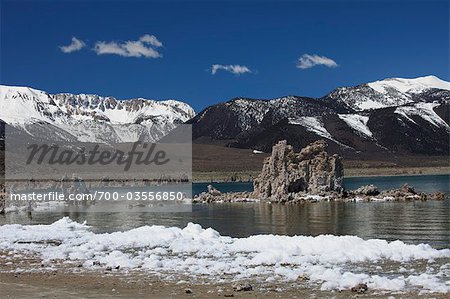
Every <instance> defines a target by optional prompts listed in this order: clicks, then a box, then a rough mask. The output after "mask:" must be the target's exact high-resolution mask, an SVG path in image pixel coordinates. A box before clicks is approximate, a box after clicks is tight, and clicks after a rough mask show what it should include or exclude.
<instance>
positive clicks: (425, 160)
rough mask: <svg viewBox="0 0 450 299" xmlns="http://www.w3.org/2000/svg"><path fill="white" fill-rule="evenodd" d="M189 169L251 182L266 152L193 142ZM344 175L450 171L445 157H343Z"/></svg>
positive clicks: (205, 176) (204, 176) (198, 176)
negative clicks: (259, 152) (255, 152)
mask: <svg viewBox="0 0 450 299" xmlns="http://www.w3.org/2000/svg"><path fill="white" fill-rule="evenodd" d="M192 146H193V147H192V155H193V157H192V158H193V161H192V163H193V164H192V170H193V178H194V181H195V182H211V181H215V182H220V181H252V180H253V179H254V178H255V177H256V176H257V175H258V174H259V173H260V172H261V168H262V165H263V160H264V158H266V157H268V156H269V154H267V153H264V154H254V153H253V151H252V150H250V149H239V148H231V147H226V146H223V145H221V144H218V145H212V144H193V145H192ZM343 162H344V169H345V171H344V172H345V176H346V177H351V176H352V177H353V176H388V175H427V174H450V157H448V156H423V155H422V156H421V155H405V156H394V155H391V156H389V155H386V156H376V157H371V156H368V157H358V158H356V157H344V160H343Z"/></svg>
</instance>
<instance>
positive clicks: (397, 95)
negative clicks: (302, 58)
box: [189, 76, 450, 155]
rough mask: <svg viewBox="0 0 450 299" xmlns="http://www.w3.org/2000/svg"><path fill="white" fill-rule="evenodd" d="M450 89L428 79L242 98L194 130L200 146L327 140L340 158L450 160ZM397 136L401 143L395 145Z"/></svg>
mask: <svg viewBox="0 0 450 299" xmlns="http://www.w3.org/2000/svg"><path fill="white" fill-rule="evenodd" d="M449 85H450V83H448V82H445V81H442V80H440V79H438V78H436V77H433V76H428V77H422V78H417V79H386V80H382V81H377V82H374V83H368V84H362V85H359V86H355V87H349V88H338V89H336V90H335V91H333V92H332V93H331V94H329V95H328V96H326V97H323V98H320V99H312V98H305V97H295V96H289V97H282V98H277V99H272V100H255V99H243V98H238V99H234V100H231V101H229V102H226V103H220V104H216V105H213V106H210V107H208V108H206V109H205V110H204V111H202V112H200V113H199V114H198V115H197V116H196V117H194V118H193V119H191V120H190V121H189V123H191V124H192V125H193V137H194V140H197V141H196V142H198V143H208V142H213V143H214V142H215V141H217V140H220V141H221V143H224V142H225V144H228V146H233V147H239V148H251V149H254V150H262V151H270V149H271V148H272V145H273V144H274V143H276V142H278V141H279V140H281V139H287V140H288V142H289V143H290V144H292V145H293V146H294V147H296V148H298V149H299V148H301V147H303V146H305V145H307V143H308V142H311V141H314V140H317V139H327V140H328V141H329V143H330V144H332V145H333V147H334V149H335V150H336V151H337V152H338V151H347V152H353V154H357V153H361V152H367V153H378V154H381V155H385V154H386V153H389V152H390V153H417V154H427V155H429V154H433V155H435V154H436V155H442V154H444V155H445V154H450V152H449V151H450V149H449V146H448V144H449V142H450V141H449V136H450V135H449V133H450V126H449V124H450V119H448V118H449V115H450V112H449V111H450V86H449ZM393 136H394V137H393Z"/></svg>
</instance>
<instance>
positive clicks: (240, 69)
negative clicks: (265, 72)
mask: <svg viewBox="0 0 450 299" xmlns="http://www.w3.org/2000/svg"><path fill="white" fill-rule="evenodd" d="M219 70H224V71H227V72H230V73H232V74H235V75H242V74H245V73H253V71H252V70H250V69H249V68H248V67H247V66H245V65H239V64H229V65H223V64H213V65H212V66H211V74H212V75H215V74H216V73H217V72H218V71H219Z"/></svg>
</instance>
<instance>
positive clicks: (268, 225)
mask: <svg viewBox="0 0 450 299" xmlns="http://www.w3.org/2000/svg"><path fill="white" fill-rule="evenodd" d="M404 183H408V184H410V185H412V186H414V187H415V188H416V190H417V191H424V192H433V191H441V192H445V193H446V194H447V195H450V176H449V175H432V176H402V177H370V178H369V177H368V178H347V179H345V185H346V187H347V189H355V188H357V187H359V186H362V185H367V184H374V185H376V186H378V187H379V188H380V189H388V188H394V187H400V186H402V185H403V184H404ZM207 185H208V184H195V185H194V190H193V192H194V194H196V193H199V192H202V191H204V190H206V186H207ZM213 185H214V186H215V187H216V188H218V189H219V190H221V191H223V192H227V191H250V190H251V189H252V185H251V183H216V184H213ZM62 216H69V217H70V218H71V219H73V220H76V221H78V222H82V221H85V220H86V221H87V223H88V224H89V225H91V226H92V227H93V230H94V231H96V232H112V231H118V230H128V229H131V228H134V227H139V226H143V225H153V224H156V225H164V226H177V227H185V226H186V224H187V223H189V222H194V223H198V224H201V225H202V226H203V227H212V228H214V229H215V230H217V231H219V232H220V234H221V235H223V236H233V237H246V236H250V235H255V234H281V235H312V236H316V235H320V234H333V235H357V236H360V237H362V238H364V239H369V238H378V239H386V240H397V239H399V240H402V241H404V242H406V243H414V244H417V243H429V244H431V245H432V246H433V247H436V248H446V247H449V246H450V200H449V199H447V200H445V201H427V202H370V203H368V202H355V203H353V202H351V203H340V202H317V203H307V204H285V205H283V204H280V205H278V204H264V203H223V204H209V205H206V204H197V205H194V206H193V211H192V213H123V212H122V213H75V212H69V213H54V212H53V213H49V212H36V213H33V214H32V215H31V216H29V215H27V214H25V213H8V214H6V215H0V225H1V224H6V223H22V224H38V223H39V224H48V223H52V222H54V221H56V220H58V219H60V218H61V217H62Z"/></svg>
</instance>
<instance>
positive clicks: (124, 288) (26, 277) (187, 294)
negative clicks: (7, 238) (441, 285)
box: [0, 270, 448, 299]
mask: <svg viewBox="0 0 450 299" xmlns="http://www.w3.org/2000/svg"><path fill="white" fill-rule="evenodd" d="M133 274H134V273H128V274H121V273H102V272H88V273H81V272H80V273H72V272H62V271H58V270H54V271H43V272H34V273H30V272H26V273H21V274H17V273H14V272H13V273H11V272H9V273H5V272H0V287H1V289H2V295H3V296H4V298H29V297H35V296H36V295H38V294H39V295H40V296H43V297H47V296H48V297H55V298H56V297H58V298H80V297H81V298H99V297H101V298H137V297H147V298H212V297H216V298H229V297H237V298H308V297H309V298H314V297H319V298H331V297H332V298H338V299H341V298H342V299H344V298H350V297H358V298H386V297H387V296H389V295H394V296H395V294H398V292H380V291H378V292H376V291H373V290H370V289H369V290H368V291H367V292H364V293H356V292H352V291H350V290H343V291H322V290H319V289H312V288H308V287H307V283H306V282H305V281H302V280H301V279H299V280H298V281H296V282H295V283H294V284H295V286H293V284H292V283H291V284H287V283H280V284H272V285H267V286H262V287H259V286H258V285H252V284H251V285H252V286H253V289H252V290H251V291H236V290H234V289H233V284H232V283H220V282H212V283H191V282H187V281H179V282H176V281H163V280H159V279H158V277H157V276H156V275H151V274H149V275H144V274H138V275H137V277H131V275H133ZM400 294H401V295H400V296H405V297H407V298H428V297H430V296H432V297H433V298H447V297H446V296H447V295H448V294H445V293H431V294H430V293H425V294H421V293H420V292H419V291H416V292H411V291H407V292H401V293H400Z"/></svg>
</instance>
